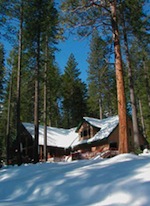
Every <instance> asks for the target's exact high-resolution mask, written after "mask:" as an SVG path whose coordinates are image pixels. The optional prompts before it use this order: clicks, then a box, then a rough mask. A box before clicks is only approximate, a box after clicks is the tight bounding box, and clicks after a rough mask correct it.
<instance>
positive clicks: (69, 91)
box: [62, 54, 86, 128]
mask: <svg viewBox="0 0 150 206" xmlns="http://www.w3.org/2000/svg"><path fill="white" fill-rule="evenodd" d="M77 65H78V64H77V62H76V60H75V57H74V55H73V54H71V55H70V56H69V58H68V61H67V65H66V67H65V70H64V74H63V75H62V107H63V108H62V109H63V122H64V127H65V128H70V127H74V126H76V125H77V124H78V123H79V122H80V121H81V119H82V117H83V115H84V113H85V111H86V104H85V101H86V87H85V84H84V83H83V82H82V81H81V79H80V78H79V75H80V71H79V69H78V68H77Z"/></svg>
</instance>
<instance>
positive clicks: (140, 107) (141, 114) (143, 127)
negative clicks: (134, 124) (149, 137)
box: [139, 99, 146, 138]
mask: <svg viewBox="0 0 150 206" xmlns="http://www.w3.org/2000/svg"><path fill="white" fill-rule="evenodd" d="M139 109H140V119H141V124H142V130H143V136H144V137H145V138H146V131H145V124H144V117H143V111H142V103H141V100H140V99H139Z"/></svg>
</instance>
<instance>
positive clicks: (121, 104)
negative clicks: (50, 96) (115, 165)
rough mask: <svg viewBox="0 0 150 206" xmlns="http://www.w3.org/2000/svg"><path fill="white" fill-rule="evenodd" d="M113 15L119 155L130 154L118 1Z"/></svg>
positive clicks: (113, 9)
mask: <svg viewBox="0 0 150 206" xmlns="http://www.w3.org/2000/svg"><path fill="white" fill-rule="evenodd" d="M110 9H111V15H112V18H111V20H112V29H113V39H114V51H115V69H116V83H117V100H118V115H119V153H127V152H128V135H127V114H126V99H125V89H124V80H123V68H122V59H121V50H120V42H119V32H118V25H117V17H116V0H114V1H111V3H110Z"/></svg>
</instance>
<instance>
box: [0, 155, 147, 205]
mask: <svg viewBox="0 0 150 206" xmlns="http://www.w3.org/2000/svg"><path fill="white" fill-rule="evenodd" d="M149 193H150V155H146V154H145V155H141V156H137V155H133V154H122V155H118V156H116V157H113V158H110V159H97V160H80V161H73V162H69V163H68V162H59V163H38V164H36V165H32V164H29V165H22V166H20V167H18V166H14V167H13V166H12V167H3V168H1V169H0V206H10V205H11V206H14V205H15V206H22V205H23V206H24V205H25V206H26V205H27V206H30V205H31V206H35V205H36V206H105V205H107V206H120V205H128V206H130V205H133V206H147V205H149V204H150V194H149Z"/></svg>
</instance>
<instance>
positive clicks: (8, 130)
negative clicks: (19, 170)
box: [6, 76, 13, 165]
mask: <svg viewBox="0 0 150 206" xmlns="http://www.w3.org/2000/svg"><path fill="white" fill-rule="evenodd" d="M12 81H13V77H12V76H11V79H10V85H9V95H8V111H7V127H6V163H7V165H9V159H10V114H11V97H12Z"/></svg>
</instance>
